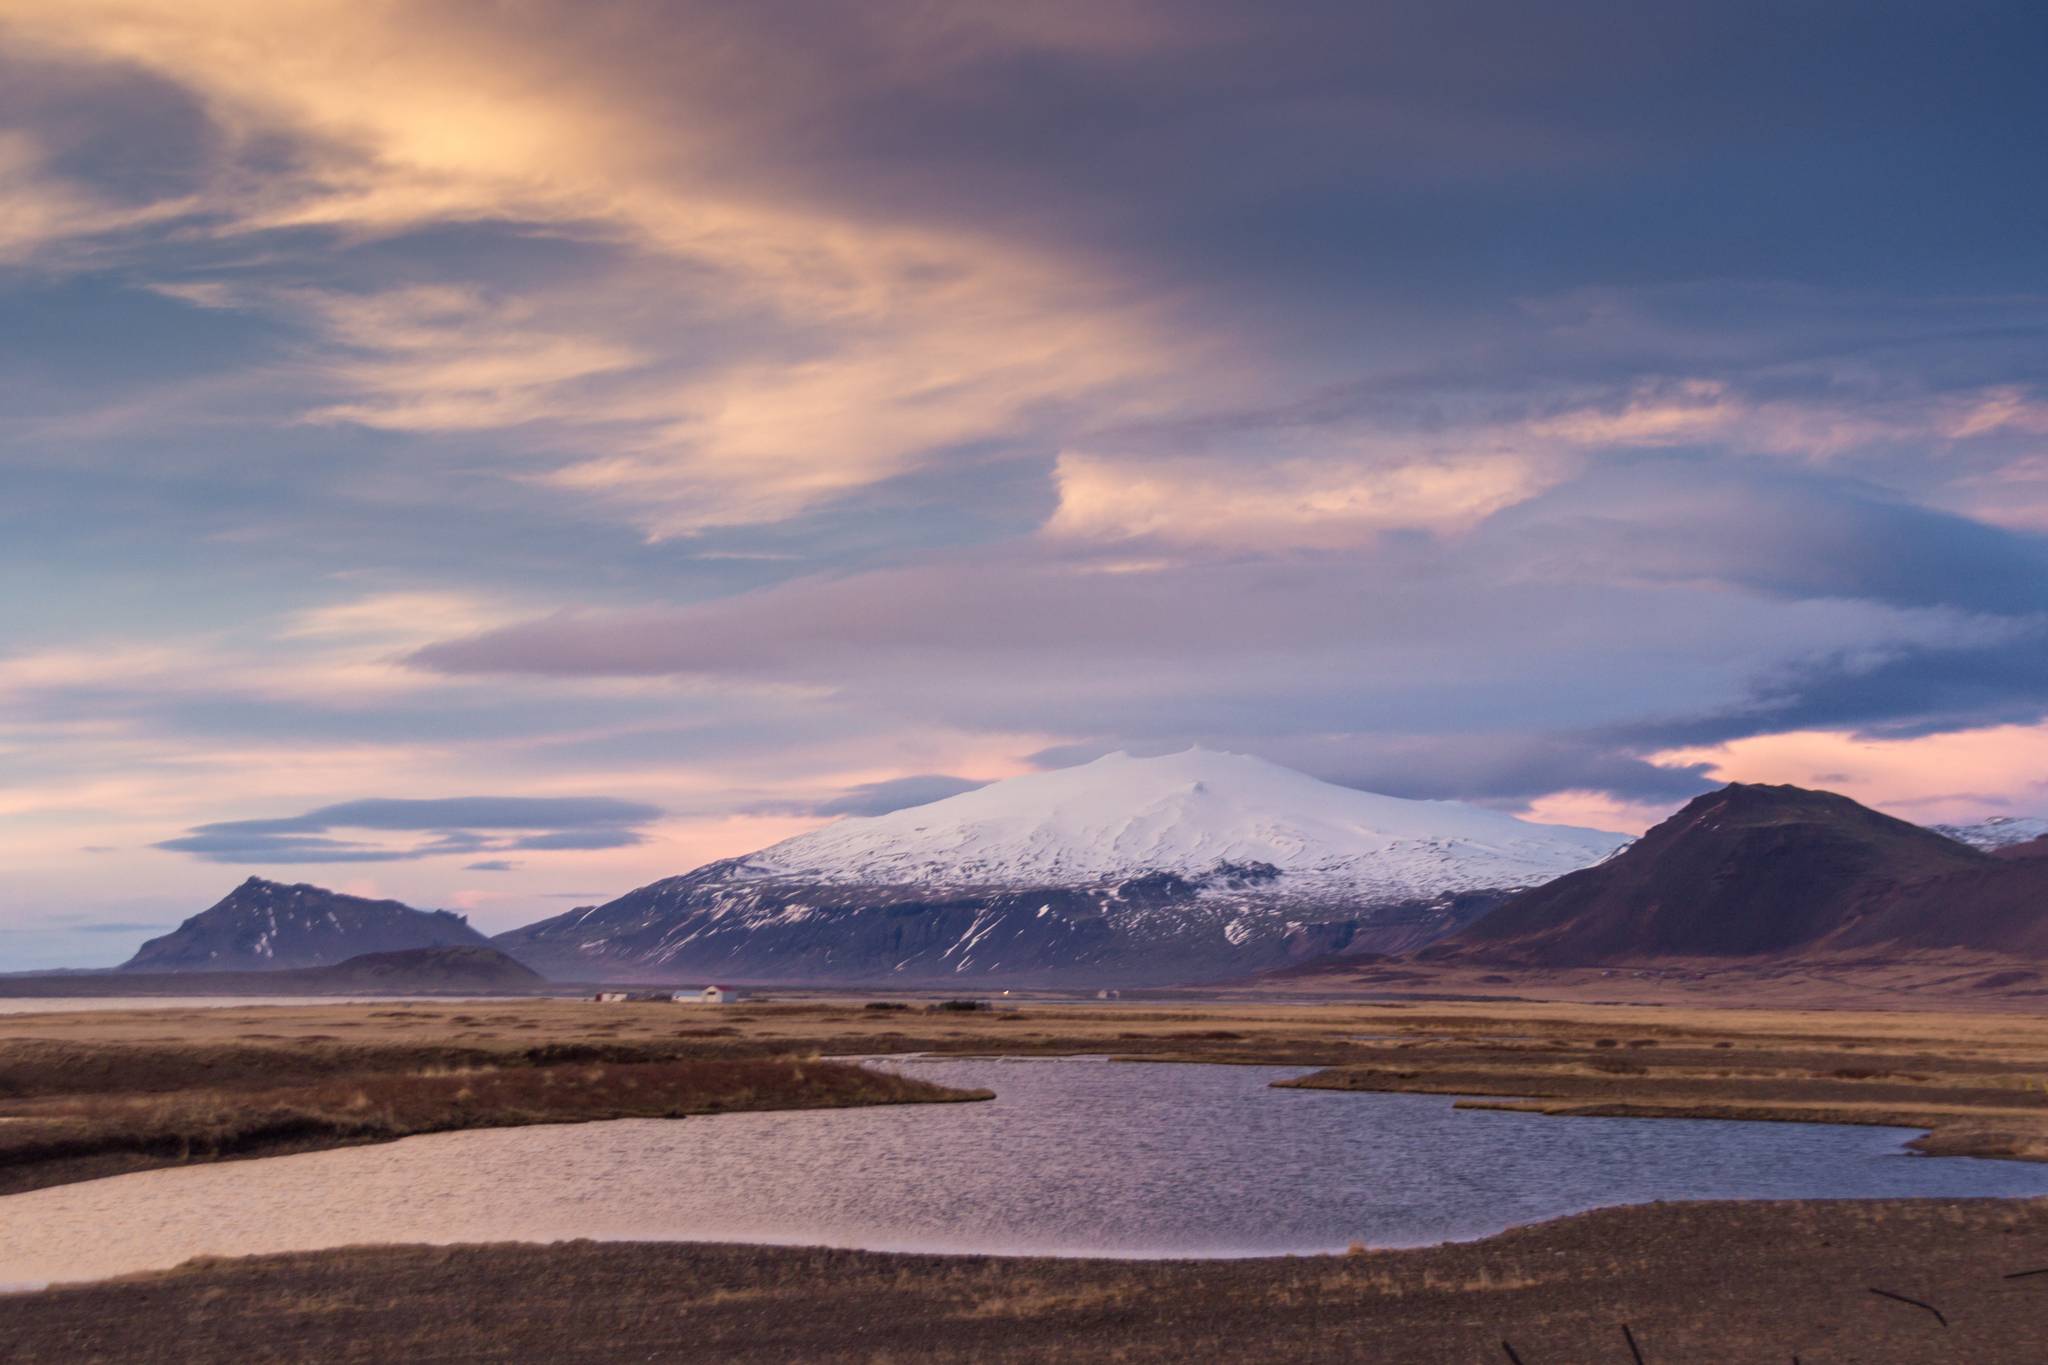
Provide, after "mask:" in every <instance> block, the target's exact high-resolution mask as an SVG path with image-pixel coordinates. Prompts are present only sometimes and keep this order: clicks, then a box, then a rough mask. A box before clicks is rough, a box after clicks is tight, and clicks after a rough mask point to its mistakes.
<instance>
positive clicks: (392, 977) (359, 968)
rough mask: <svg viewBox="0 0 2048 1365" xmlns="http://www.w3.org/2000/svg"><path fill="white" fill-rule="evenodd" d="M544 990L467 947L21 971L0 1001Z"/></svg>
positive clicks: (5, 985)
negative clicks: (321, 960) (272, 966)
mask: <svg viewBox="0 0 2048 1365" xmlns="http://www.w3.org/2000/svg"><path fill="white" fill-rule="evenodd" d="M547 984H548V983H547V980H546V978H545V977H542V976H541V975H540V974H539V973H537V972H535V971H533V970H532V969H531V968H529V967H526V966H524V965H522V964H521V963H518V962H515V961H514V960H513V959H511V958H509V957H507V956H506V955H505V954H503V953H501V952H499V951H498V950H497V949H495V948H491V947H486V946H478V945H474V944H472V945H466V946H456V947H446V948H406V949H403V950H401V951H399V952H393V953H364V954H362V955H361V956H359V957H351V958H346V959H344V960H343V961H340V962H337V963H335V964H334V965H332V966H328V967H285V968H280V969H277V970H273V971H162V972H131V971H113V972H76V973H52V974H42V975H37V974H32V973H24V974H22V975H19V976H10V977H0V996H23V995H29V996H46V995H52V996H124V995H125V996H132V995H229V996H233V995H245V996H246V995H256V996H268V995H356V994H362V995H530V994H535V993H538V992H541V991H544V990H545V989H546V988H547Z"/></svg>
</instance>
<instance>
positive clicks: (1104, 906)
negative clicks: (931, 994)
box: [492, 863, 1501, 986]
mask: <svg viewBox="0 0 2048 1365" xmlns="http://www.w3.org/2000/svg"><path fill="white" fill-rule="evenodd" d="M1258 881H1259V875H1258V874H1257V873H1256V872H1253V873H1251V874H1249V878H1247V876H1246V874H1245V873H1244V871H1243V870H1242V869H1235V870H1226V871H1223V872H1219V873H1218V874H1217V875H1215V876H1213V877H1194V878H1187V877H1181V876H1178V875H1175V874H1158V875H1153V876H1147V877H1141V878H1131V879H1129V880H1126V881H1121V882H1115V883H1111V884H1108V885H1103V886H1086V887H1031V888H1022V889H1016V890H990V891H986V892H979V893H964V894H963V893H953V894H946V893H943V892H940V893H934V892H933V891H931V890H929V889H925V888H920V887H915V886H871V885H859V886H847V885H833V884H821V883H790V882H763V881H754V880H733V879H731V877H730V871H729V864H727V863H714V864H712V865H710V866H708V867H704V868H700V869H698V870H697V871H695V872H692V873H689V874H686V875H684V876H681V877H672V878H670V879H668V880H667V881H661V882H656V883H654V884H653V885H651V886H644V887H641V888H640V889H639V890H637V891H632V892H628V893H627V894H626V895H624V896H621V897H619V899H617V900H615V901H612V902H610V903H609V904H606V905H601V906H582V907H579V908H577V909H574V910H571V911H568V912H567V913H565V914H562V915H557V916H555V917H554V918H553V919H546V920H542V921H540V922H539V923H537V924H529V925H526V926H525V927H523V928H520V929H515V930H512V931H511V932H510V933H504V934H499V935H498V936H497V937H496V938H494V939H493V940H492V942H493V943H495V944H496V945H497V946H498V947H499V948H502V949H503V950H504V951H506V952H508V953H510V954H512V955H513V956H514V957H516V958H518V959H519V960H520V961H522V962H524V963H526V964H527V965H529V966H532V967H534V968H536V969H538V970H540V971H542V972H545V973H547V974H548V975H549V976H550V977H553V978H555V979H556V980H563V981H574V980H592V979H596V978H598V977H605V976H608V977H627V978H631V979H634V980H642V981H696V980H699V979H704V980H711V979H717V980H721V981H724V980H732V981H740V982H769V981H817V982H825V981H840V982H853V981H875V982H879V981H895V982H903V983H915V982H919V981H930V982H937V981H959V980H960V979H961V978H963V977H1000V978H1002V979H1004V980H1005V981H1014V982H1016V983H1018V984H1020V985H1021V984H1068V985H1075V986H1083V985H1086V986H1093V985H1101V984H1118V985H1153V984H1167V983H1178V982H1200V981H1214V980H1221V979H1225V978H1228V977H1233V976H1239V975H1243V974H1244V973H1246V972H1249V971H1257V970H1260V969H1263V968H1267V967H1274V966H1281V965H1284V964H1287V963H1290V962H1299V961H1304V960H1308V959H1312V958H1321V957H1326V956H1330V955H1333V954H1339V953H1353V952H1368V951H1369V952H1380V953H1398V952H1405V951H1408V950H1410V949H1413V948H1418V947H1421V946H1422V945H1423V944H1426V943H1431V942H1434V941H1435V940H1437V939H1438V938H1441V937H1442V936H1443V935H1444V934H1446V933H1449V932H1451V931H1453V930H1455V929H1456V928H1458V927H1459V926H1460V925H1463V924H1469V923H1471V922H1472V921H1473V920H1474V919H1476V918H1477V917H1478V916H1480V915H1482V914H1484V913H1485V912H1486V911H1487V910H1489V909H1491V908H1492V907H1493V906H1495V905H1497V904H1499V903H1500V899H1501V896H1500V894H1499V893H1489V892H1463V893H1456V894H1447V895H1444V896H1440V897H1437V898H1435V899H1433V900H1428V901H1406V902H1401V903H1398V904H1393V905H1374V906H1361V907H1359V909H1358V911H1357V913H1356V914H1355V915H1352V916H1349V917H1343V918H1337V917H1330V916H1328V915H1327V914H1326V915H1325V916H1324V917H1320V918H1314V917H1305V918H1300V919H1292V918H1284V917H1274V916H1271V915H1262V914H1260V913H1259V908H1260V907H1257V906H1256V896H1255V895H1253V894H1249V893H1252V892H1254V891H1255V889H1256V887H1257V885H1258ZM1247 900H1253V901H1254V903H1255V904H1254V908H1253V909H1252V911H1251V912H1250V913H1247V908H1246V901H1247Z"/></svg>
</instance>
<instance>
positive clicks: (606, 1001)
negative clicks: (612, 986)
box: [597, 991, 626, 1005]
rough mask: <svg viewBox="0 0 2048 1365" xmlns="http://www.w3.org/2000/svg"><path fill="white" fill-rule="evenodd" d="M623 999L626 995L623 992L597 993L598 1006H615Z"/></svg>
mask: <svg viewBox="0 0 2048 1365" xmlns="http://www.w3.org/2000/svg"><path fill="white" fill-rule="evenodd" d="M625 998H626V993H625V992H624V991H599V992H598V993H597V1003H599V1004H600V1005H616V1004H617V1003H619V1002H620V1001H621V1000H624V999H625Z"/></svg>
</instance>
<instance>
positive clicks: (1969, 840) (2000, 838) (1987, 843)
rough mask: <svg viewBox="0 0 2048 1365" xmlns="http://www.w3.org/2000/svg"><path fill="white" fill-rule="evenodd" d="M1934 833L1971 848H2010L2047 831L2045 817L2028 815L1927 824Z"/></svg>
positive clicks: (2047, 824)
mask: <svg viewBox="0 0 2048 1365" xmlns="http://www.w3.org/2000/svg"><path fill="white" fill-rule="evenodd" d="M1928 828H1929V829H1932V830H1933V831H1934V832H1935V833H1936V834H1946V835H1947V836H1948V837H1949V838H1951V839H1954V840H1955V841H1956V842H1958V843H1963V844H1968V845H1969V846H1970V847H1972V848H1982V849H1995V848H2011V847H2012V846H2013V845H2014V844H2024V843H2030V842H2032V841H2033V840H2035V839H2038V838H2040V837H2041V836H2042V835H2044V834H2048V820H2042V819H2038V818H2036V817H2034V816H2030V815H1994V816H1992V817H1991V818H1990V819H1988V820H1978V821H1976V822H1975V823H1973V824H1968V825H1930V826H1928Z"/></svg>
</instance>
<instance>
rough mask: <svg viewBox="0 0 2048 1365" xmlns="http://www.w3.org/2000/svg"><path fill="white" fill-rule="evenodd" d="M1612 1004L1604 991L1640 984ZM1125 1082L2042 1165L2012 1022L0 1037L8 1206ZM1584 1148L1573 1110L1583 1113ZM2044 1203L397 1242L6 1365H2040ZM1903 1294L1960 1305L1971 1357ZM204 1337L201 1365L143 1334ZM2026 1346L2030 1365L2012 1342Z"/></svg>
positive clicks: (134, 1282) (464, 1026)
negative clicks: (216, 1173)
mask: <svg viewBox="0 0 2048 1365" xmlns="http://www.w3.org/2000/svg"><path fill="white" fill-rule="evenodd" d="M1610 989H1611V987H1610ZM905 1052H941V1053H958V1054H972V1053H982V1054H987V1053H1008V1054H1027V1055H1028V1054H1048V1053H1104V1054H1109V1055H1112V1056H1117V1057H1123V1058H1129V1059H1131V1060H1132V1061H1134V1062H1140V1061H1148V1060H1150V1061H1159V1060H1186V1061H1204V1062H1211V1063H1220V1064H1230V1063H1240V1064H1244V1063H1272V1064H1288V1065H1295V1066H1306V1067H1314V1068H1317V1072H1316V1074H1314V1075H1312V1076H1309V1077H1306V1078H1304V1079H1303V1080H1302V1081H1301V1082H1298V1083H1299V1084H1308V1085H1320V1086H1329V1087H1334V1088H1343V1089H1384V1090H1410V1091H1426V1092H1434V1093H1445V1094H1461V1095H1479V1096H1493V1097H1507V1098H1505V1099H1495V1100H1492V1101H1488V1102H1493V1103H1502V1102H1505V1103H1514V1104H1519V1105H1524V1106H1528V1107H1534V1108H1538V1109H1541V1110H1543V1111H1544V1112H1549V1113H1556V1114H1560V1115H1569V1114H1592V1113H1628V1114H1655V1115H1668V1116H1671V1117H1688V1116H1713V1117H1743V1118H1765V1119H1820V1120H1827V1121H1834V1122H1853V1123H1883V1124H1899V1125H1906V1126H1914V1127H1925V1128H1928V1129H1930V1130H1932V1132H1931V1136H1930V1137H1929V1138H1928V1139H1926V1140H1925V1141H1924V1143H1923V1145H1924V1146H1926V1147H1928V1148H1930V1149H1933V1150H1938V1151H1945V1152H1951V1151H1952V1152H1973V1153H1980V1154H1991V1155H2006V1156H2018V1157H2023V1158H2032V1159H2043V1158H2044V1157H2048V1020H2042V1019H2040V1018H2037V1017H2035V1016H2034V1015H2032V1014H2030V1013H2025V1012H2020V1011H2017V1010H2013V1009H2000V1010H1985V1009H1949V1010H1919V1011H1912V1010H1904V1009H1888V1010H1884V1009H1861V1010H1849V1009H1825V1010H1823V1009H1790V1008H1782V1007H1777V1006H1775V1005H1765V1006H1760V1007H1755V1008H1717V1007H1709V1006H1707V1005H1706V1004H1704V1003H1701V1002H1699V1001H1697V1000H1694V999H1680V1000H1678V1001H1675V1002H1665V1003H1638V1004H1593V1003H1585V1002H1583V1001H1576V1000H1566V1001H1548V1002H1546V1001H1535V1000H1524V999H1513V998H1501V999H1490V1000H1458V1001H1445V1000H1431V999H1423V998H1415V999H1405V1000H1394V999H1380V1000H1370V1001H1327V1000H1325V1001H1316V1000H1308V999H1291V998H1246V999H1239V1000H1235V1001H1226V1002H1216V1001H1209V1002H1200V1001H1194V1000H1188V1001H1174V1000H1167V1001H1150V1002H1123V1003H1098V1002H1086V1003H1078V1004H1077V1003H1061V1002H1054V1001H1050V1000H1025V1001H1023V1002H1022V1004H1021V1005H1020V1006H1019V1007H1018V1008H1016V1009H1014V1010H1009V1009H1005V1010H998V1011H993V1012H979V1013H951V1012H947V1013H935V1012H926V1011H924V1010H922V1009H919V1008H915V1007H913V1008H909V1009H887V1010H884V1009H871V1008H865V1007H863V1005H862V1004H861V1003H860V1002H857V1001H842V1000H828V999H793V1000H789V1001H784V1002H752V1003H748V1004H744V1005H740V1006H726V1007H716V1006H698V1005H678V1004H671V1003H665V1002H664V1003H654V1002H648V1003H640V1002H630V1003H618V1004H596V1003H592V1002H588V1001H580V1000H578V1001H570V1000H516V1001H511V1000H508V1001H468V1002H431V1003H429V1002H406V1003H403V1004H378V1005H371V1004H338V1003H318V1004H308V1005H304V1006H289V1007H279V1006H247V1007H242V1006H235V1007H226V1008H214V1009H196V1008H181V1009H169V1010H152V1011H114V1010H104V1011H102V1010H94V1011H81V1012H76V1013H48V1014H18V1015H0V1191H15V1190H23V1189H29V1188H33V1187H35V1186H38V1185H45V1184H52V1183H58V1182H61V1181H65V1180H75V1179H85V1178H91V1177H93V1176H97V1175H102V1174H109V1173H113V1172H117V1171H123V1170H133V1169H141V1168H143V1167H146V1166H155V1165H166V1164H176V1163H180V1162H185V1161H198V1160H215V1159H222V1158H229V1157H240V1156H252V1155H264V1154H269V1153H274V1152H285V1151H300V1150H308V1149H310V1148H314V1147H322V1146H334V1145H341V1144H347V1143H359V1142H374V1141H382V1140H386V1139H390V1138H394V1137H398V1136H402V1135H404V1134H407V1133H417V1132H430V1131H436V1130H444V1129H449V1128H459V1127H473V1126H492V1125H501V1124H517V1123H543V1122H570V1121H581V1120H588V1119H600V1118H611V1117H628V1116H663V1115H686V1114H692V1113H708V1112H715V1111H717V1110H718V1109H721V1108H723V1109H738V1108H785V1107H805V1106H816V1105H830V1104H847V1103H888V1102H900V1101H905V1100H936V1099H950V1098H961V1097H962V1096H960V1095H959V1094H958V1093H957V1092H950V1091H945V1090H942V1089H940V1088H938V1087H934V1086H929V1085H921V1084H919V1083H915V1082H912V1081H909V1080H905V1079H902V1078H898V1077H893V1076H889V1075H887V1074H886V1073H881V1072H876V1071H872V1070H869V1069H865V1068H860V1067H858V1066H855V1065H852V1064H848V1063H843V1062H833V1061H830V1060H826V1059H828V1058H831V1057H834V1056H839V1057H857V1056H863V1055H876V1054H892V1053H905ZM1559 1121H1560V1122H1568V1121H1569V1119H1568V1118H1560V1119H1559ZM2037 1268H2048V1204H2043V1203H2028V1202H1980V1201H1898V1202H1886V1203H1872V1204H1809V1205H1799V1204H1727V1205H1690V1206H1687V1205H1673V1206H1652V1207H1649V1208H1639V1209H1627V1210H1611V1211H1607V1212H1603V1213H1598V1214H1592V1215H1587V1216H1585V1217H1583V1218H1576V1219H1566V1220H1561V1221H1559V1222H1557V1223H1552V1224H1546V1225H1543V1226H1541V1227H1536V1228H1528V1229H1520V1230H1516V1231H1514V1232H1510V1233H1507V1234H1504V1235H1503V1236H1501V1237H1496V1238H1492V1239H1488V1240H1487V1241H1484V1242H1479V1243H1473V1244H1469V1245H1461V1246H1447V1247H1440V1248H1433V1249H1428V1250H1420V1251H1400V1252H1392V1251H1389V1252H1374V1253H1370V1254H1368V1255H1363V1256H1357V1257H1350V1258H1330V1257H1303V1258H1279V1259H1274V1260H1262V1261H1248V1262H1211V1263H1172V1262H1160V1263H1140V1262H1089V1261H1043V1260H1018V1259H1004V1258H985V1257H958V1258H941V1257H899V1256H882V1255H870V1254H865V1253H854V1252H821V1251H800V1250H787V1249H770V1248H726V1247H688V1246H610V1245H592V1244H584V1243H577V1244H568V1245H562V1246H557V1247H546V1248H543V1247H483V1248H454V1249H433V1250H429V1249H418V1248H376V1249H352V1250H346V1251H338V1252H330V1253H317V1254H307V1255H300V1256H286V1257H272V1258H260V1259H256V1260H251V1261H245V1262H244V1261H237V1262H205V1263H196V1264H194V1265H191V1266H187V1267H183V1268H181V1269H179V1270H177V1271H173V1272H168V1273H165V1274H161V1275H152V1276H142V1277H137V1278H135V1279H131V1280H124V1281H119V1282H110V1283H107V1284H102V1285H94V1286H79V1287H71V1288H60V1289H55V1290H48V1291H43V1292H41V1293H35V1294H24V1295H12V1296H0V1340H5V1341H6V1343H7V1347H6V1354H7V1356H8V1358H10V1359H22V1360H60V1359H61V1360H83V1359H107V1360H114V1359H122V1360H148V1359H229V1358H232V1359H238V1360H267V1359H350V1360H354V1359H361V1360H371V1359H395V1358H410V1359H443V1360H446V1359H573V1358H595V1357H596V1356H598V1355H607V1356H609V1355H611V1354H614V1351H613V1349H612V1348H613V1347H614V1346H616V1348H617V1350H618V1351H623V1352H624V1353H626V1354H628V1355H631V1356H633V1357H635V1358H643V1359H688V1358H704V1357H714V1358H732V1359H764V1360H765V1359H804V1358H819V1357H838V1358H853V1359H865V1360H892V1359H969V1358H983V1359H986V1358H997V1359H1002V1358H1020V1359H1021V1358H1043V1357H1045V1356H1050V1355H1064V1356H1068V1357H1074V1358H1117V1359H1133V1360H1152V1359H1193V1358H1208V1359H1223V1358H1245V1357H1250V1356H1255V1355H1257V1356H1264V1357H1266V1358H1285V1359H1324V1358H1327V1359H1370V1360H1375V1361H1408V1360H1415V1361H1423V1360H1429V1361H1437V1360H1467V1359H1469V1360H1506V1359H1508V1357H1507V1355H1506V1354H1505V1353H1504V1348H1503V1347H1502V1345H1501V1343H1502V1342H1503V1341H1506V1342H1508V1343H1509V1344H1511V1345H1512V1346H1513V1347H1514V1349H1515V1350H1516V1352H1517V1353H1518V1354H1519V1356H1520V1358H1521V1359H1522V1360H1523V1361H1525V1362H1528V1365H1538V1362H1554V1361H1588V1360H1592V1361H1597V1360H1607V1359H1612V1360H1616V1361H1617V1362H1626V1361H1629V1360H1630V1359H1631V1357H1630V1355H1629V1354H1628V1349H1627V1346H1626V1343H1625V1342H1624V1341H1623V1339H1622V1337H1621V1335H1620V1324H1621V1323H1623V1322H1627V1323H1628V1324H1629V1325H1630V1328H1631V1330H1632V1331H1633V1332H1634V1333H1635V1334H1636V1335H1637V1337H1638V1343H1639V1345H1640V1346H1641V1347H1642V1348H1643V1350H1644V1353H1645V1358H1646V1359H1648V1360H1652V1361H1658V1362H1665V1361H1674V1360H1699V1361H1723V1360H1748V1359H1756V1360H1776V1361H1781V1362H1782V1361H1784V1360H1787V1359H1790V1358H1791V1355H1792V1354H1793V1353H1795V1352H1798V1353H1800V1355H1801V1358H1802V1359H1803V1360H1805V1361H1807V1362H1809V1365H1811V1362H1814V1361H1848V1360H1856V1361H1889V1360H1916V1361H1918V1360H1948V1359H1956V1360H1965V1359H1967V1360H1977V1361H2004V1360H2012V1361H2021V1360H2036V1359H2040V1358H2042V1354H2041V1352H2040V1351H2039V1350H2038V1349H2037V1347H2036V1345H2035V1343H2037V1342H2039V1341H2041V1340H2048V1274H2044V1275H2040V1276H2031V1277H2023V1278H2017V1279H2006V1278H2004V1277H2005V1276H2007V1275H2014V1274H2018V1273H2019V1272H2022V1271H2026V1270H2030V1269H2037ZM1873 1289H1883V1290H1886V1291H1887V1292H1889V1293H1897V1294H1902V1295H1905V1296H1907V1297H1908V1298H1911V1299H1918V1300H1922V1301H1924V1302H1927V1303H1931V1304H1934V1305H1936V1306H1937V1307H1938V1308H1939V1309H1940V1310H1941V1311H1942V1312H1943V1313H1944V1314H1945V1315H1947V1316H1948V1317H1949V1319H1950V1322H1949V1325H1948V1326H1947V1327H1943V1326H1941V1325H1940V1324H1939V1323H1938V1322H1937V1321H1936V1320H1935V1318H1934V1317H1933V1316H1932V1315H1931V1314H1929V1313H1928V1312H1926V1311H1925V1310H1923V1309H1920V1308H1917V1307H1914V1306H1913V1305H1911V1304H1908V1303H1903V1302H1900V1301H1897V1300H1894V1299H1890V1298H1886V1297H1884V1296H1883V1295H1878V1294H1873V1293H1872V1292H1871V1291H1872V1290H1873ZM166 1321H174V1322H177V1323H179V1324H180V1334H179V1335H178V1336H177V1337H176V1338H175V1349H173V1347H172V1346H169V1345H164V1344H162V1342H160V1341H159V1342H156V1343H155V1344H152V1340H151V1339H150V1336H149V1330H148V1327H147V1324H150V1323H158V1324H161V1323H163V1322H166ZM2015 1343H2022V1344H2021V1345H2017V1346H2016V1345H2015Z"/></svg>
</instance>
